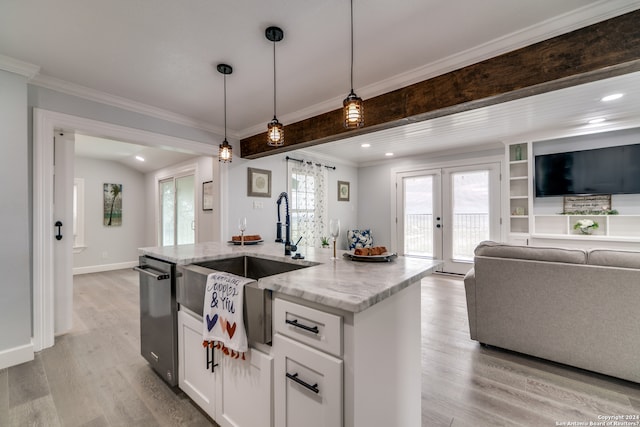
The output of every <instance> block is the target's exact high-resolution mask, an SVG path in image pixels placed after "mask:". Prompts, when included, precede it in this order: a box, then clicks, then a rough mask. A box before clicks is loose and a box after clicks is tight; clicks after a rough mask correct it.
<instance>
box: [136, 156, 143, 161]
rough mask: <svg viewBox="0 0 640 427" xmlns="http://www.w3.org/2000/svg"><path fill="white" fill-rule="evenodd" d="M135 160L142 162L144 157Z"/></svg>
mask: <svg viewBox="0 0 640 427" xmlns="http://www.w3.org/2000/svg"><path fill="white" fill-rule="evenodd" d="M136 160H137V161H139V162H144V157H142V156H136Z"/></svg>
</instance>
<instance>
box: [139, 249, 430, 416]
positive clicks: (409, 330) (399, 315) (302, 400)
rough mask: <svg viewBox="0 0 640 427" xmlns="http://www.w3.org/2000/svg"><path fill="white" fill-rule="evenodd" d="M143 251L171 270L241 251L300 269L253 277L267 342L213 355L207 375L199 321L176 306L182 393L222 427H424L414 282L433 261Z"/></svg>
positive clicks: (417, 297)
mask: <svg viewBox="0 0 640 427" xmlns="http://www.w3.org/2000/svg"><path fill="white" fill-rule="evenodd" d="M140 252H141V255H149V256H152V257H155V258H158V259H162V260H166V261H169V262H174V263H176V264H178V265H187V264H194V263H200V262H204V261H210V260H225V259H229V258H235V257H240V256H245V257H257V258H262V259H264V260H273V261H279V262H286V263H291V264H297V265H298V269H295V270H294V271H290V272H287V273H281V274H276V275H272V276H267V277H262V278H260V279H259V280H258V283H257V285H258V287H259V288H262V289H266V290H270V291H272V293H273V301H274V303H273V320H272V322H271V324H272V326H273V340H272V344H273V345H272V346H268V345H263V344H259V345H258V344H256V345H257V349H255V348H252V349H251V350H250V353H251V355H250V359H249V360H247V361H245V362H244V363H242V361H237V360H231V359H229V358H228V357H226V356H219V357H218V353H216V362H217V363H219V366H217V367H216V368H215V372H214V373H211V372H210V370H208V369H207V361H206V355H205V352H204V349H203V347H202V341H201V340H202V338H201V337H202V334H201V330H202V326H201V324H200V320H199V318H200V316H198V315H195V316H194V313H190V312H189V311H184V310H182V307H181V309H180V313H179V321H180V325H179V333H180V337H179V343H180V349H179V354H178V362H179V381H180V387H181V388H182V389H183V390H184V391H185V393H187V394H188V395H189V396H190V397H191V398H192V399H193V400H194V402H196V403H197V404H198V405H199V406H201V407H202V408H203V409H204V410H205V411H206V412H207V413H208V414H209V415H210V416H211V417H212V418H213V419H214V420H215V421H216V422H217V423H218V424H220V425H221V426H222V427H228V426H234V427H263V426H264V427H267V426H271V427H299V426H304V427H315V426H323V427H329V426H330V427H372V426H373V427H377V426H384V427H387V426H402V427H420V426H421V419H422V417H421V410H420V409H421V376H420V371H421V353H420V351H421V334H420V279H421V278H423V277H425V276H427V275H428V274H430V273H431V272H432V271H433V270H434V269H435V268H436V267H437V266H438V265H439V264H440V262H439V261H432V260H424V259H412V258H406V257H398V258H396V259H394V260H393V261H392V262H375V263H373V262H362V263H361V262H354V261H350V260H347V259H344V258H341V259H338V260H331V259H329V257H330V254H329V252H330V251H323V250H320V249H318V250H314V249H312V248H308V250H307V253H306V259H305V260H302V261H301V260H292V259H291V257H286V256H283V255H282V252H283V248H282V245H278V244H267V243H265V244H263V245H255V246H246V247H236V246H229V245H225V244H220V243H200V244H195V245H180V246H172V247H156V248H143V249H141V250H140ZM183 311H184V312H183ZM189 337H191V338H189Z"/></svg>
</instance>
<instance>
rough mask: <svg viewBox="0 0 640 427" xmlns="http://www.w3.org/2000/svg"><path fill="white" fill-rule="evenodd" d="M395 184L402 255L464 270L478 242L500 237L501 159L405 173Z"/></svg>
mask: <svg viewBox="0 0 640 427" xmlns="http://www.w3.org/2000/svg"><path fill="white" fill-rule="evenodd" d="M396 188H397V190H396V197H397V199H396V206H397V212H398V215H397V230H398V236H399V237H398V246H399V248H398V249H399V251H400V253H401V254H403V255H405V256H411V257H423V258H430V259H439V260H442V261H443V264H442V265H441V267H440V268H439V269H438V271H441V272H445V273H454V274H465V273H466V272H467V271H469V269H470V268H471V267H472V266H473V250H474V249H475V247H476V246H477V244H478V243H480V242H481V241H482V240H488V239H494V240H499V236H500V164H499V163H492V164H482V165H469V166H461V167H451V168H441V169H431V170H420V171H413V172H405V173H400V174H398V175H397V180H396Z"/></svg>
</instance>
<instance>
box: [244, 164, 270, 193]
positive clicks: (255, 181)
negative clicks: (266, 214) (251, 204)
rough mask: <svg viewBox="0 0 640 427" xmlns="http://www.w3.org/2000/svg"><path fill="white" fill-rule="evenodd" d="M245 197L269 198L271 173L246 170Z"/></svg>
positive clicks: (261, 170) (260, 170)
mask: <svg viewBox="0 0 640 427" xmlns="http://www.w3.org/2000/svg"><path fill="white" fill-rule="evenodd" d="M247 196H248V197H271V171H268V170H264V169H255V168H247Z"/></svg>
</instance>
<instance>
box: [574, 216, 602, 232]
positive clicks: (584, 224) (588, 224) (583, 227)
mask: <svg viewBox="0 0 640 427" xmlns="http://www.w3.org/2000/svg"><path fill="white" fill-rule="evenodd" d="M598 227H599V226H598V223H597V222H595V221H593V220H590V219H579V220H578V221H577V222H576V223H575V225H574V226H573V229H574V230H580V232H581V233H582V234H591V233H593V230H595V229H596V228H598Z"/></svg>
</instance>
